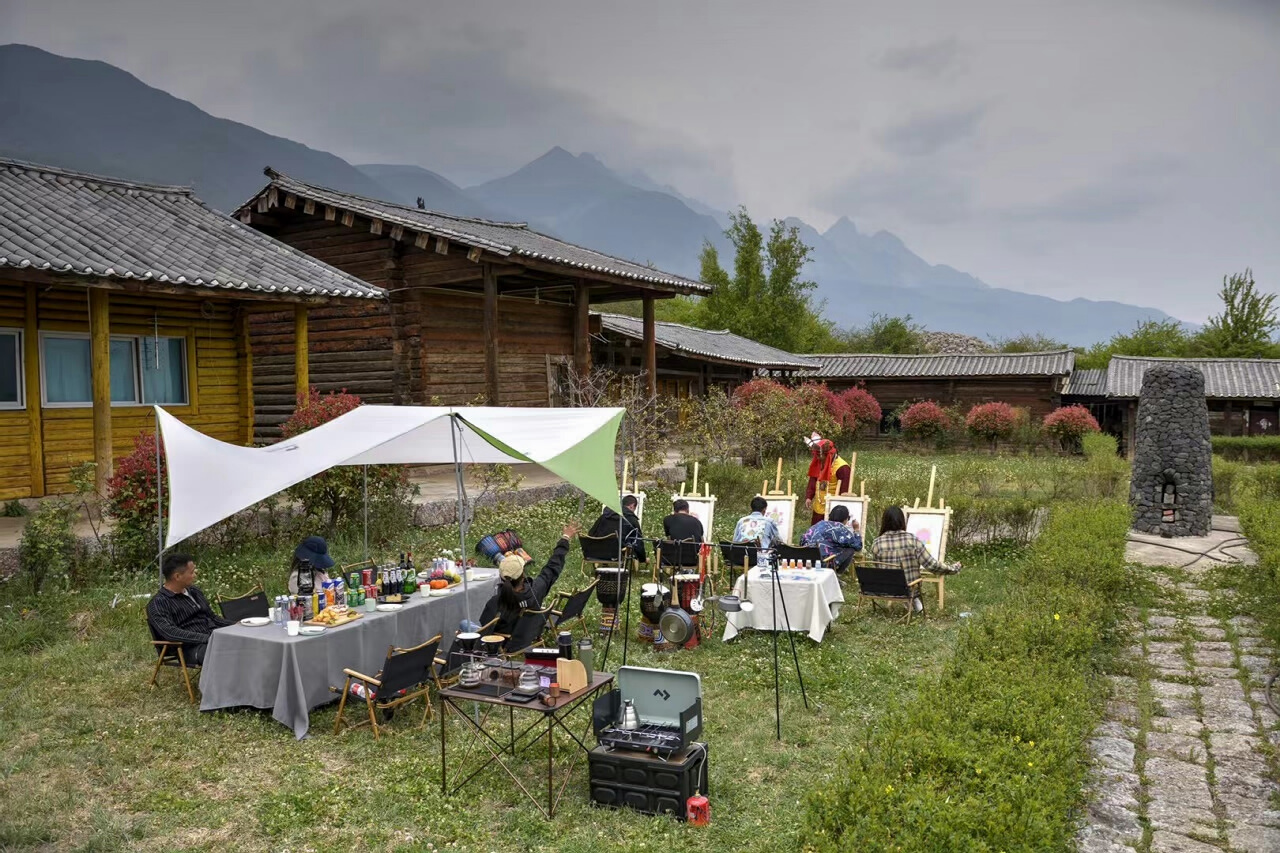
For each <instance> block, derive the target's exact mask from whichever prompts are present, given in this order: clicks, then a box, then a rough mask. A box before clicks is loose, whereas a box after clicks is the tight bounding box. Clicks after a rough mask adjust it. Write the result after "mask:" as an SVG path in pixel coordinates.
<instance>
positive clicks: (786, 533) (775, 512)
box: [764, 495, 796, 542]
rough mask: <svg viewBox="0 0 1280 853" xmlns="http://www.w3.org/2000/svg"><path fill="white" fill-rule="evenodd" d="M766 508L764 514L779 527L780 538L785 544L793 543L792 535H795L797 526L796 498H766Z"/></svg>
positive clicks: (792, 496) (793, 496)
mask: <svg viewBox="0 0 1280 853" xmlns="http://www.w3.org/2000/svg"><path fill="white" fill-rule="evenodd" d="M764 499H765V502H766V504H767V505H766V506H765V508H764V514H765V515H766V516H768V517H769V518H772V519H773V523H774V524H776V525H778V536H779V537H781V539H782V541H783V542H792V541H794V540H793V539H792V534H793V533H795V526H796V497H795V495H791V496H789V497H772V498H771V497H767V496H765V498H764Z"/></svg>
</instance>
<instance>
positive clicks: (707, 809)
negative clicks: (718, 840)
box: [685, 792, 711, 826]
mask: <svg viewBox="0 0 1280 853" xmlns="http://www.w3.org/2000/svg"><path fill="white" fill-rule="evenodd" d="M685 817H686V818H688V820H689V825H690V826H706V825H707V824H709V823H711V803H710V802H708V801H707V798H706V797H704V796H702V795H701V794H699V793H696V792H695V793H694V795H693V796H692V797H690V798H689V800H688V802H686V803H685Z"/></svg>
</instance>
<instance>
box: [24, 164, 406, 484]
mask: <svg viewBox="0 0 1280 853" xmlns="http://www.w3.org/2000/svg"><path fill="white" fill-rule="evenodd" d="M384 301H385V294H384V293H383V291H382V290H381V289H379V288H377V287H373V286H370V285H368V284H366V283H365V282H363V281H360V280H359V279H357V278H354V277H353V276H350V275H347V274H346V273H343V272H341V271H339V270H336V269H334V268H333V267H330V266H327V265H326V264H323V263H321V262H319V261H317V260H315V259H314V258H312V257H309V256H308V255H306V254H304V253H302V252H299V251H297V250H295V249H292V248H290V247H289V246H286V245H284V244H282V243H279V242H277V241H275V240H273V239H271V238H270V237H267V236H266V235H264V234H261V233H258V232H256V231H254V230H253V229H251V228H245V227H244V226H243V225H242V224H241V223H239V222H237V221H236V220H234V219H232V218H230V217H227V216H224V215H222V214H220V213H217V212H216V211H214V210H212V209H210V208H209V207H207V206H205V205H204V204H203V203H202V202H201V201H200V200H199V199H198V198H196V197H195V196H194V195H192V192H191V190H190V189H188V188H185V187H166V186H151V185H147V184H139V183H133V182H127V181H120V180H115V179H113V178H104V177H98V176H95V175H85V174H79V173H76V172H71V171H67V170H65V169H55V168H49V167H45V166H37V165H33V164H29V163H23V162H19V161H16V160H2V159H0V439H2V440H0V499H6V500H7V499H10V498H21V497H39V496H42V495H45V494H49V493H57V492H65V491H68V490H69V487H70V483H69V477H70V472H71V469H72V468H73V467H74V466H76V465H77V464H79V463H81V462H85V461H93V462H96V463H97V468H96V477H97V485H98V487H99V489H100V490H103V489H105V484H106V481H107V480H108V479H109V477H110V475H111V470H112V462H113V459H114V457H116V456H120V455H124V454H127V453H129V452H130V451H131V450H132V447H133V441H134V438H135V437H136V436H137V435H138V434H139V433H140V432H142V431H145V430H150V429H152V428H153V427H154V422H155V418H154V416H153V414H152V409H151V406H152V405H153V404H159V405H162V406H164V407H165V408H166V409H167V410H170V411H172V412H173V413H174V414H175V415H176V416H177V417H179V418H181V419H182V420H183V421H185V422H186V423H188V424H190V425H192V426H194V427H196V428H197V429H199V430H201V431H203V432H205V433H207V434H209V435H211V436H213V437H215V438H219V439H222V440H224V441H234V442H249V441H250V440H251V439H252V437H253V419H254V410H253V395H252V392H251V387H252V383H253V360H252V356H251V347H250V343H249V327H248V311H247V309H248V308H249V307H250V306H256V305H265V306H280V305H285V306H290V305H292V306H297V308H298V310H299V311H301V312H305V310H306V309H307V307H308V306H315V305H323V304H329V303H331V302H343V303H347V304H368V303H374V304H377V303H381V302H384ZM290 310H292V308H291V309H290ZM303 316H305V315H303ZM288 347H289V349H290V361H291V362H292V361H293V357H292V341H290V342H289V344H288ZM298 363H299V365H300V366H301V371H302V374H301V376H300V377H295V379H296V382H297V383H298V384H300V385H302V387H305V381H306V379H305V372H306V370H305V366H306V358H305V353H304V354H303V357H302V358H300V359H299V360H298Z"/></svg>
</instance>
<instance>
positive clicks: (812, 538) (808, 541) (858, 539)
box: [800, 504, 862, 572]
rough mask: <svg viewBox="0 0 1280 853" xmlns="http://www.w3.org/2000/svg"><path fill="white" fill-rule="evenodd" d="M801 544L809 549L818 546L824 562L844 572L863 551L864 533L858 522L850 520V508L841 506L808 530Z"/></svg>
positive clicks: (833, 508)
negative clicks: (855, 555) (859, 528)
mask: <svg viewBox="0 0 1280 853" xmlns="http://www.w3.org/2000/svg"><path fill="white" fill-rule="evenodd" d="M800 544H801V545H804V546H806V547H809V548H812V547H813V546H815V545H816V546H818V552H819V553H820V554H822V560H823V562H824V563H826V564H827V565H829V566H831V567H832V568H833V569H835V570H836V571H837V572H843V571H844V570H845V569H847V568H849V563H851V562H853V555H854V554H856V553H858V552H859V551H861V550H862V533H861V532H860V531H859V530H858V522H856V521H853V520H851V519H850V518H849V508H848V507H847V506H844V505H843V504H841V505H839V506H835V507H832V508H831V514H830V515H829V516H828V517H827V518H824V519H823V520H822V521H819V522H818V523H817V524H815V525H813V527H810V528H809V529H808V530H806V531H805V532H804V536H802V537H800Z"/></svg>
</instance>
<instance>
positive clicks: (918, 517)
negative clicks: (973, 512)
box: [902, 465, 951, 612]
mask: <svg viewBox="0 0 1280 853" xmlns="http://www.w3.org/2000/svg"><path fill="white" fill-rule="evenodd" d="M937 473H938V468H937V466H936V465H935V466H934V467H933V469H932V470H931V471H930V473H929V496H928V498H926V500H925V505H924V506H923V507H922V506H920V499H919V498H916V505H915V506H904V507H903V508H902V511H903V513H904V514H905V515H906V517H907V532H908V533H910V534H911V535H912V536H915V537H916V538H917V539H919V540H920V541H921V542H923V543H924V547H925V549H926V550H927V551H928V552H929V556H931V557H933V559H935V560H937V561H938V562H939V563H944V562H946V559H947V537H948V536H949V535H950V533H951V507H949V506H947V505H946V501H943V500H939V501H938V505H937V506H936V507H934V506H932V504H933V484H934V479H935V478H936V476H937ZM921 580H923V581H925V582H927V583H932V584H934V585H935V586H937V587H938V611H939V612H942V610H943V609H944V608H945V606H946V600H947V591H946V581H947V576H946V575H945V574H932V573H926V574H922V575H921Z"/></svg>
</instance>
